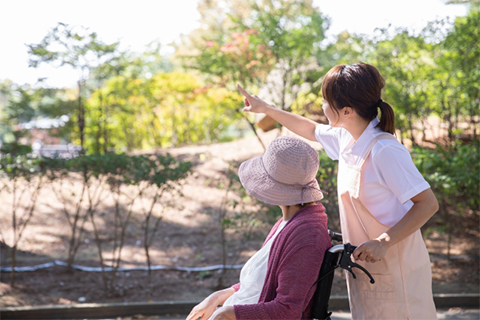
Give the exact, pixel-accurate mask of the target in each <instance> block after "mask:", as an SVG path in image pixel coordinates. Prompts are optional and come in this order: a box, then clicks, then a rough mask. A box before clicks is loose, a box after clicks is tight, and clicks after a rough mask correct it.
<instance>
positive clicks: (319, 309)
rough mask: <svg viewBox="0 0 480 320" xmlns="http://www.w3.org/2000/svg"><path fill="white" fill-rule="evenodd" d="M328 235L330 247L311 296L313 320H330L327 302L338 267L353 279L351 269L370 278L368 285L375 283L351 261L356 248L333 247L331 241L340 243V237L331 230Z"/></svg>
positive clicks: (347, 245) (349, 246) (363, 269)
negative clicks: (348, 273) (355, 269)
mask: <svg viewBox="0 0 480 320" xmlns="http://www.w3.org/2000/svg"><path fill="white" fill-rule="evenodd" d="M328 234H329V236H330V239H331V240H332V247H331V248H330V249H329V250H327V252H325V256H324V258H323V263H322V266H321V267H320V273H319V276H318V280H317V282H316V284H317V288H316V290H315V294H314V296H313V306H312V314H311V318H312V319H313V320H331V318H330V316H331V315H332V313H331V312H329V311H328V301H329V299H330V294H331V290H332V284H333V278H334V275H335V273H334V271H335V269H337V268H338V267H340V268H342V269H344V270H347V271H348V272H350V273H351V274H352V276H353V278H354V279H356V275H355V273H354V272H353V270H352V268H358V269H359V270H361V271H363V272H365V274H366V275H367V276H368V277H369V278H370V283H372V284H373V283H375V280H374V279H373V277H372V275H371V274H370V273H369V272H368V271H367V270H366V269H365V268H364V267H362V266H361V265H359V264H357V263H355V262H353V261H352V259H351V255H352V253H353V250H355V248H356V247H355V246H353V245H351V244H350V243H345V244H337V245H333V241H337V242H341V241H342V235H341V234H340V233H337V232H333V231H331V230H328Z"/></svg>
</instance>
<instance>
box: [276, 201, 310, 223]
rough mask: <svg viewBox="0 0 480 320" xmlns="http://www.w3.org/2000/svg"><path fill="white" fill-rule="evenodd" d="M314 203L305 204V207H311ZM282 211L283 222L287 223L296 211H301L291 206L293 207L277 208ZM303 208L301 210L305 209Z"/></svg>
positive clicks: (297, 207)
mask: <svg viewBox="0 0 480 320" xmlns="http://www.w3.org/2000/svg"><path fill="white" fill-rule="evenodd" d="M313 205H315V203H313V202H312V203H307V204H306V205H305V207H308V206H313ZM279 207H280V208H281V209H282V213H283V221H287V220H288V219H290V218H291V217H292V216H293V215H294V214H295V213H297V211H298V210H300V209H302V208H301V207H300V206H297V205H293V206H279ZM305 207H303V208H305Z"/></svg>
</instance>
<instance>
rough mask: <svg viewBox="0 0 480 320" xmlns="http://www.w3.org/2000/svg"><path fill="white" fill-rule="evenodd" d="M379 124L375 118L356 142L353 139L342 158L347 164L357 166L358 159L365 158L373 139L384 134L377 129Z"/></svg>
mask: <svg viewBox="0 0 480 320" xmlns="http://www.w3.org/2000/svg"><path fill="white" fill-rule="evenodd" d="M379 123H380V121H379V120H378V118H377V117H375V118H374V119H373V120H372V121H370V123H369V124H368V126H367V127H366V128H365V130H364V131H363V133H362V134H361V135H360V137H359V138H358V140H357V141H356V142H355V141H353V138H351V141H350V143H349V144H348V145H347V147H346V148H345V150H344V151H343V152H342V156H343V157H344V159H345V161H347V163H349V164H350V165H353V164H355V163H356V162H357V161H358V159H359V158H360V157H361V156H363V154H364V153H365V151H366V149H367V148H368V146H369V145H370V143H371V141H372V140H373V138H374V137H375V136H377V135H379V134H381V133H382V132H383V131H382V130H381V129H380V128H376V126H377V125H378V124H379Z"/></svg>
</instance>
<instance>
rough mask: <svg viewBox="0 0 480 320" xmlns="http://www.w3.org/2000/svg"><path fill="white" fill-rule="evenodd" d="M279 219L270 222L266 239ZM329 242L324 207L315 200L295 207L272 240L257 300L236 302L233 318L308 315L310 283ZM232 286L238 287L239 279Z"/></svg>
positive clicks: (271, 234)
mask: <svg viewBox="0 0 480 320" xmlns="http://www.w3.org/2000/svg"><path fill="white" fill-rule="evenodd" d="M281 220H282V219H280V220H279V221H278V222H277V223H276V224H275V225H274V226H273V228H272V230H271V231H270V233H269V234H268V236H267V239H266V240H265V243H266V242H267V241H268V239H270V238H271V237H272V236H273V234H274V233H275V231H276V230H277V227H278V225H279V224H280V222H281ZM264 245H265V244H264ZM330 246H331V241H330V237H329V236H328V229H327V215H326V214H325V207H324V206H323V205H322V204H317V205H314V206H308V207H305V208H303V209H300V210H298V211H297V212H296V213H295V214H294V215H293V216H292V217H291V218H290V219H289V221H288V223H287V224H286V225H285V227H284V229H283V230H282V231H281V232H280V234H278V236H277V238H276V239H275V240H274V242H273V244H272V247H271V249H270V254H269V257H268V267H267V274H266V277H265V282H264V284H263V288H262V292H261V294H260V298H259V300H258V301H259V302H258V303H257V304H249V305H235V306H234V310H235V316H236V318H237V319H239V320H240V319H275V320H276V319H289V320H292V319H302V318H304V319H309V318H310V313H311V308H312V301H311V300H312V298H313V294H314V292H315V288H316V286H313V287H312V285H313V284H314V283H315V281H316V280H317V279H318V274H319V272H320V266H321V264H322V261H323V256H324V254H325V251H326V250H328V249H329V248H330ZM233 288H234V289H235V291H238V289H239V288H240V283H237V284H236V285H234V286H233Z"/></svg>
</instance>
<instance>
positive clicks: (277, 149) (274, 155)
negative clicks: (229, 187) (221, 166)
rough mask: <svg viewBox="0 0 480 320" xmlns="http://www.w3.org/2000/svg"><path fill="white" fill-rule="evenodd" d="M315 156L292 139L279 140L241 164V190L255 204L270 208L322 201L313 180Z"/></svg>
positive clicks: (309, 149)
mask: <svg viewBox="0 0 480 320" xmlns="http://www.w3.org/2000/svg"><path fill="white" fill-rule="evenodd" d="M318 166H319V162H318V154H317V152H316V151H315V149H313V148H312V147H311V146H310V145H308V144H307V143H306V142H305V141H302V140H300V139H298V138H295V137H279V138H277V139H275V140H273V141H272V143H270V145H269V146H268V147H267V150H266V151H265V154H264V155H263V156H260V157H255V158H252V159H250V160H247V161H245V162H243V163H242V164H241V165H240V168H239V169H238V176H239V177H240V181H241V182H242V185H243V187H244V188H245V190H247V192H248V193H250V194H251V195H252V196H254V197H255V198H257V199H258V200H260V201H262V202H265V203H268V204H272V205H285V206H289V205H295V204H304V203H309V202H315V201H319V200H321V199H323V194H322V191H321V190H320V187H319V186H318V182H317V180H316V179H315V176H316V175H317V171H318Z"/></svg>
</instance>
